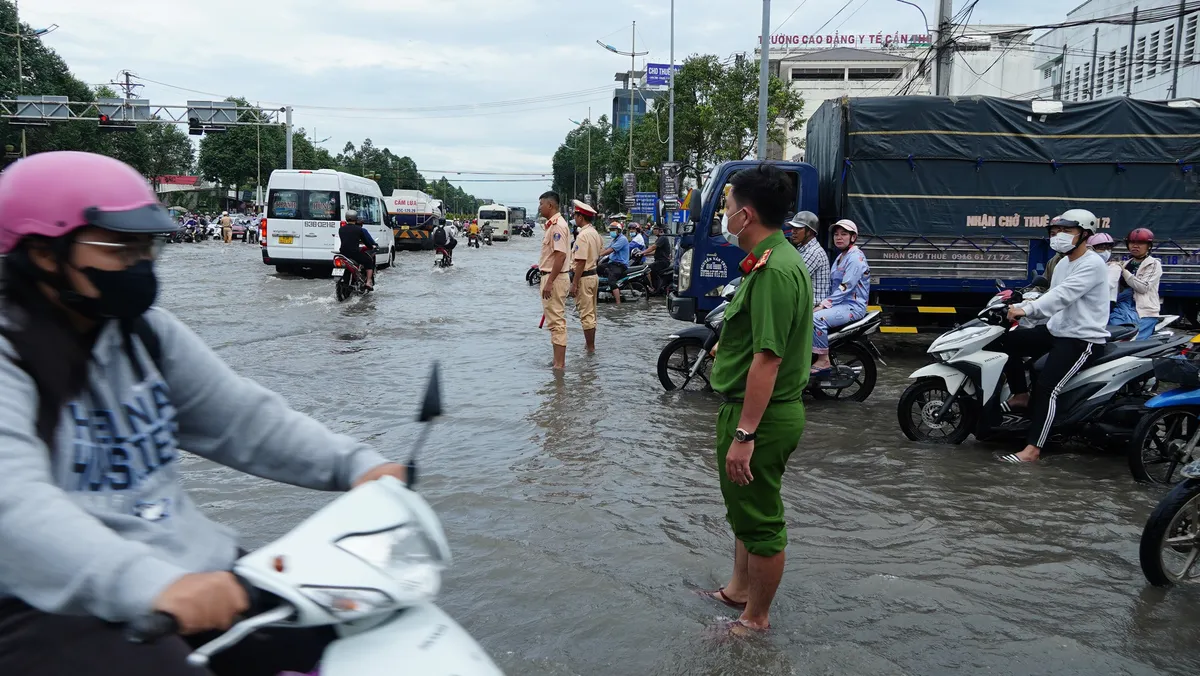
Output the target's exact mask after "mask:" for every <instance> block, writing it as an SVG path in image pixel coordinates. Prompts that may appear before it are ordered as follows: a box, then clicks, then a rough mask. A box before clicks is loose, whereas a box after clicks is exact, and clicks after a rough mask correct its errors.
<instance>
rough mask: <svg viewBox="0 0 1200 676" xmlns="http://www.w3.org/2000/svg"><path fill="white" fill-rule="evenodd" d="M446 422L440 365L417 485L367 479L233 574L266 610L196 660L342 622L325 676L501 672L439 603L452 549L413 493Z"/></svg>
mask: <svg viewBox="0 0 1200 676" xmlns="http://www.w3.org/2000/svg"><path fill="white" fill-rule="evenodd" d="M438 415H441V397H440V393H439V386H438V374H437V367H436V366H434V371H433V375H432V377H431V379H430V383H429V387H428V388H427V390H426V393H425V402H424V405H423V406H422V409H421V415H420V417H419V418H418V420H420V421H421V422H423V423H426V425H425V427H424V429H423V430H422V432H421V436H420V438H419V439H418V441H417V446H416V448H415V449H414V451H413V459H410V460H409V463H408V480H409V486H408V487H405V486H404V485H403V484H401V483H400V482H399V481H397V480H396V479H394V478H391V477H385V478H383V479H380V480H378V481H372V482H370V483H366V484H363V485H361V486H359V487H358V488H355V489H354V490H352V491H350V492H349V493H346V494H345V495H342V496H341V497H339V498H338V499H336V500H334V501H333V502H331V503H330V504H328V505H326V506H325V507H324V508H322V509H321V510H320V511H318V512H317V513H316V514H314V515H312V516H310V517H309V518H308V519H306V520H305V521H304V522H303V523H301V524H300V525H299V526H297V527H296V528H295V529H293V530H292V531H291V532H290V533H288V534H287V535H284V536H283V537H282V538H280V539H278V540H276V541H275V542H272V543H271V544H269V545H266V546H264V547H263V548H261V549H259V550H258V551H256V552H254V553H252V554H247V555H246V556H243V557H242V558H240V559H238V560H237V562H236V563H234V566H233V572H234V573H235V574H236V575H237V576H238V577H239V579H240V580H241V581H242V583H243V584H244V585H246V588H247V592H248V593H249V595H250V598H251V599H252V604H251V605H252V608H251V610H250V611H249V612H251V613H256V614H254V615H253V616H250V617H247V618H246V619H244V620H242V621H241V622H238V623H237V624H235V625H234V626H233V627H231V628H230V629H229V631H227V632H225V633H224V634H222V635H221V636H219V637H217V638H216V639H214V640H213V641H211V642H209V643H207V644H206V645H204V646H201V647H200V648H198V649H196V651H195V652H193V653H192V654H191V655H190V656H189V657H188V663H189V664H192V665H193V666H198V667H203V666H205V665H207V664H208V661H209V658H210V657H212V656H213V655H215V654H217V653H219V652H221V651H222V650H225V649H227V648H229V647H231V646H233V645H235V644H237V643H238V642H240V641H242V640H243V639H245V638H246V637H247V636H249V635H251V634H253V633H254V632H255V631H257V630H259V629H264V628H267V627H273V628H304V627H318V626H332V627H333V628H334V629H335V630H336V632H337V635H338V638H337V640H335V641H334V642H332V643H330V644H329V646H328V647H327V648H326V649H325V653H324V655H323V657H322V659H321V665H320V673H321V676H392V675H393V674H397V673H406V674H421V675H422V676H437V675H444V676H493V675H498V676H502V672H501V671H500V669H499V668H497V667H496V665H495V664H494V663H493V662H492V660H491V659H490V658H489V657H488V655H487V653H485V652H484V650H483V648H481V647H480V646H479V644H478V643H476V642H475V640H474V639H473V638H471V636H470V634H468V633H467V632H466V631H465V630H464V629H463V628H462V627H460V626H459V625H458V624H457V623H456V622H455V621H454V620H453V619H451V618H450V616H449V615H446V614H445V613H444V612H442V611H441V609H439V608H438V607H437V606H436V605H434V603H433V600H434V598H435V597H436V596H437V592H438V590H439V589H440V587H441V571H442V570H443V569H445V568H446V567H447V566H449V565H450V546H449V544H447V542H446V535H445V533H443V532H442V526H441V523H440V522H439V521H438V518H437V515H436V514H434V512H433V510H432V509H431V508H430V506H429V504H428V503H427V502H425V500H424V499H422V498H421V496H419V495H417V494H416V493H415V492H413V491H412V490H410V488H411V486H412V485H413V484H414V482H415V479H416V463H415V457H416V449H419V448H420V446H421V444H422V443H423V442H424V439H425V436H426V434H427V433H428V430H429V426H428V423H429V422H431V421H432V420H433V419H434V418H435V417H437V416H438ZM265 599H270V601H269V602H268V601H266V600H265ZM177 628H178V625H177V624H176V621H175V618H173V617H171V616H170V615H167V614H165V613H154V614H153V615H148V616H146V617H144V618H141V619H140V620H138V621H136V622H133V623H131V624H130V625H129V626H128V627H127V628H126V636H127V638H129V640H131V641H135V642H146V641H152V640H154V639H156V638H160V637H163V636H167V635H170V634H172V633H175V632H176V631H177Z"/></svg>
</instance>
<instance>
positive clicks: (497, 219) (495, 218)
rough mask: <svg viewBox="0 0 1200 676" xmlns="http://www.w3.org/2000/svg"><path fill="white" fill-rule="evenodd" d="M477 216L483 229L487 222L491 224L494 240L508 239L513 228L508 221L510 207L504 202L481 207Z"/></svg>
mask: <svg viewBox="0 0 1200 676" xmlns="http://www.w3.org/2000/svg"><path fill="white" fill-rule="evenodd" d="M477 216H478V218H479V228H480V229H481V230H482V229H483V226H484V225H485V224H488V223H490V224H491V226H492V239H493V240H499V241H501V242H506V241H508V233H509V231H510V230H511V229H512V226H511V225H510V224H509V222H508V207H506V206H504V205H503V204H485V205H483V206H481V207H479V212H478V214H477Z"/></svg>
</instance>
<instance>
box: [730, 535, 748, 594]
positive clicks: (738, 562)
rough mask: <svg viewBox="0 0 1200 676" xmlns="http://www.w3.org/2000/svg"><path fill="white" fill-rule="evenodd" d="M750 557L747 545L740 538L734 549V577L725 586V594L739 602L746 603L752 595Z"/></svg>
mask: <svg viewBox="0 0 1200 676" xmlns="http://www.w3.org/2000/svg"><path fill="white" fill-rule="evenodd" d="M749 557H750V553H749V552H747V551H746V545H744V544H742V541H741V540H738V541H737V544H736V545H735V546H734V549H733V577H731V578H729V582H726V583H725V587H724V590H725V596H728V597H729V598H730V599H731V600H733V601H737V602H738V603H745V602H746V599H747V598H748V597H749V596H750V569H749V561H748V559H749Z"/></svg>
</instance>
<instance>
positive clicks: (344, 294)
mask: <svg viewBox="0 0 1200 676" xmlns="http://www.w3.org/2000/svg"><path fill="white" fill-rule="evenodd" d="M353 293H354V291H353V290H352V289H351V288H350V283H349V282H347V281H346V280H345V279H339V280H338V281H337V284H336V285H335V286H334V295H335V296H337V299H338V302H341V301H344V300H346V299H347V298H349V297H350V296H351V295H352V294H353Z"/></svg>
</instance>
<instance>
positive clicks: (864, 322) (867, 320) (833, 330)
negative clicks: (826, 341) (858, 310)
mask: <svg viewBox="0 0 1200 676" xmlns="http://www.w3.org/2000/svg"><path fill="white" fill-rule="evenodd" d="M882 315H883V313H882V312H879V311H878V310H877V311H875V312H868V313H867V314H866V316H865V317H863V318H862V319H855V320H854V321H852V322H850V323H849V324H843V325H842V326H831V327H829V334H830V338H832V337H833V336H834V335H837V334H839V333H846V332H847V331H855V330H857V329H860V328H863V327H865V326H870V325H871V323H872V322H879V323H882V322H883V317H882Z"/></svg>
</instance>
